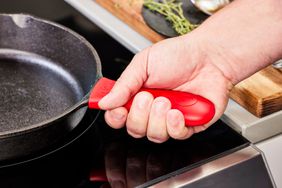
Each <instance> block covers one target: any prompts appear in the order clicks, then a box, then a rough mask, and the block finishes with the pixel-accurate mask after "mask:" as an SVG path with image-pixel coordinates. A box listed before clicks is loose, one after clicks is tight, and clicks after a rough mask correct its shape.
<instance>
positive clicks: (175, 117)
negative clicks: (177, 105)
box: [166, 109, 194, 140]
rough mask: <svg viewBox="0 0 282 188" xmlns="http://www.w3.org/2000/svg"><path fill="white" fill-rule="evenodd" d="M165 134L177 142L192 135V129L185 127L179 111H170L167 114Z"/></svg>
mask: <svg viewBox="0 0 282 188" xmlns="http://www.w3.org/2000/svg"><path fill="white" fill-rule="evenodd" d="M166 120H167V132H168V134H169V135H170V136H171V137H172V138H174V139H178V140H184V139H187V138H189V137H191V136H192V135H193V134H194V129H193V128H191V127H186V126H185V122H184V117H183V115H182V113H181V112H180V111H179V110H175V109H172V110H170V111H169V112H168V113H167V116H166Z"/></svg>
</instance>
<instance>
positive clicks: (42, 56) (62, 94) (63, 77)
mask: <svg viewBox="0 0 282 188" xmlns="http://www.w3.org/2000/svg"><path fill="white" fill-rule="evenodd" d="M0 28H1V29H0V136H1V135H11V134H13V135H14V133H16V132H19V131H24V130H29V131H30V130H31V127H32V129H36V128H39V127H40V125H43V124H46V123H48V121H49V122H51V121H54V120H56V119H58V118H59V117H62V116H63V115H64V114H66V113H67V111H68V110H70V108H73V107H74V106H75V105H76V104H78V103H79V102H80V101H81V100H82V99H83V97H84V96H86V95H87V94H88V92H89V91H90V90H91V88H92V87H93V85H94V84H95V82H96V80H97V78H99V77H101V70H100V61H99V58H98V55H97V54H96V51H95V50H94V49H93V47H91V46H90V45H89V43H87V41H85V39H83V38H82V37H80V36H79V35H77V34H76V33H74V32H72V31H70V30H69V29H67V28H64V27H62V26H60V25H57V24H54V23H50V22H48V21H45V20H41V19H38V18H34V17H32V16H29V15H24V14H14V15H9V14H6V15H5V14H3V15H0ZM84 111H85V110H84ZM82 116H83V113H80V114H78V113H76V115H75V116H72V117H68V118H65V121H64V124H66V125H67V124H69V125H68V128H67V129H72V128H73V127H75V126H76V124H77V123H78V122H79V120H80V119H81V118H82ZM74 119H75V120H74ZM46 121H47V122H46ZM61 124H62V123H61ZM41 127H42V126H41ZM52 134H53V133H52Z"/></svg>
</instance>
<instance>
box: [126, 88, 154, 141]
mask: <svg viewBox="0 0 282 188" xmlns="http://www.w3.org/2000/svg"><path fill="white" fill-rule="evenodd" d="M153 100H154V98H153V96H152V95H151V94H150V93H148V92H140V93H138V94H137V95H136V96H135V97H134V100H133V102H132V107H131V109H130V112H129V114H128V118H127V122H126V126H127V132H128V134H130V135H131V136H133V137H135V138H141V137H144V136H145V135H146V131H147V124H148V117H149V115H150V111H151V105H152V103H153Z"/></svg>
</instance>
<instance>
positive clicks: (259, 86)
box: [95, 0, 282, 117]
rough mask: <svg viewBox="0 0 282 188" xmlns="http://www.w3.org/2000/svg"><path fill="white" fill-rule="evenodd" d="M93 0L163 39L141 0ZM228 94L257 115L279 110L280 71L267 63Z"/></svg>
mask: <svg viewBox="0 0 282 188" xmlns="http://www.w3.org/2000/svg"><path fill="white" fill-rule="evenodd" d="M95 1H96V2H97V3H98V4H100V5H101V6H102V7H104V8H105V9H107V10H108V11H109V12H111V13H112V14H113V15H115V16H116V17H118V18H119V19H121V20H122V21H124V22H125V23H127V24H128V25H129V26H131V27H132V28H133V29H134V30H136V31H137V32H139V33H140V34H141V35H143V36H144V37H146V38H147V39H149V40H150V41H152V42H153V43H156V42H158V41H161V40H163V39H165V38H164V37H163V36H161V35H159V34H158V33H156V32H155V31H153V30H152V29H151V28H150V27H148V26H147V25H146V23H145V21H144V19H143V17H142V15H141V9H142V4H143V0H95ZM230 96H231V98H232V99H233V100H234V101H236V102H237V103H239V104H240V105H241V106H243V107H244V108H245V109H247V110H248V111H249V112H251V113H253V114H254V115H256V116H257V117H264V116H266V115H269V114H271V113H274V112H277V111H279V110H282V71H281V70H277V69H274V68H273V67H271V66H269V67H267V68H265V69H263V70H261V71H260V72H258V73H256V74H254V75H253V76H251V77H249V78H248V79H246V80H243V81H242V82H240V83H239V84H237V85H236V86H235V87H234V88H233V90H232V91H231V95H230Z"/></svg>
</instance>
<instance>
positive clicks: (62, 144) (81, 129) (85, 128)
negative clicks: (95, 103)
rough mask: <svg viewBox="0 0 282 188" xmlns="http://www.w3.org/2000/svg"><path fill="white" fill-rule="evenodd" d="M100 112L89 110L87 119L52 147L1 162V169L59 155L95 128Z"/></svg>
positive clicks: (86, 115)
mask: <svg viewBox="0 0 282 188" xmlns="http://www.w3.org/2000/svg"><path fill="white" fill-rule="evenodd" d="M99 112H100V111H97V110H88V111H87V112H86V114H85V117H84V118H83V119H82V120H81V122H80V124H79V125H78V126H77V127H76V128H75V129H74V130H72V131H71V132H70V133H69V134H67V135H66V136H64V137H62V138H61V139H60V140H59V141H58V142H56V143H54V144H53V145H50V147H48V148H45V149H44V150H41V151H39V152H37V153H32V154H31V155H28V156H25V157H23V158H17V159H13V160H5V161H1V162H0V169H2V168H7V167H12V166H18V165H23V164H25V163H29V162H32V161H38V160H40V159H42V158H43V159H44V158H46V157H47V156H50V155H51V154H56V153H58V152H59V151H61V150H63V149H64V148H66V147H67V146H69V145H71V144H72V143H74V142H75V141H76V140H77V139H78V138H80V137H82V136H83V135H85V134H86V133H87V132H89V129H90V128H91V127H92V126H95V125H94V124H95V122H96V119H97V117H98V116H99ZM93 139H94V138H93ZM95 144H98V143H95Z"/></svg>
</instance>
